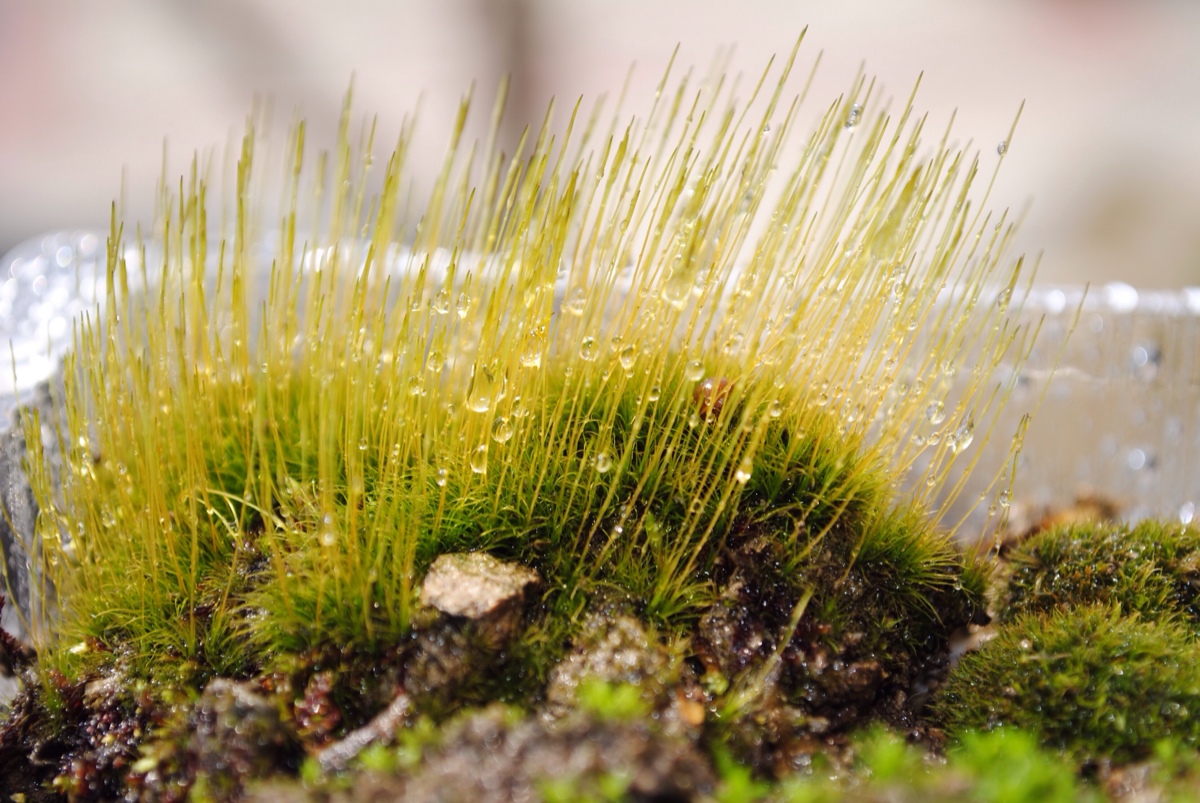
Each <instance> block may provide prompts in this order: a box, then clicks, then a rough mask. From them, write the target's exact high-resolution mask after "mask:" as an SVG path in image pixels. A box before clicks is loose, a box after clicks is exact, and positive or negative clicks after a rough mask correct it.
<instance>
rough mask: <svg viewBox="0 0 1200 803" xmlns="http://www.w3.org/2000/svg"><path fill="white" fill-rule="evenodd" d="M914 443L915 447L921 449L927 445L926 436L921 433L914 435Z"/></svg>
mask: <svg viewBox="0 0 1200 803" xmlns="http://www.w3.org/2000/svg"><path fill="white" fill-rule="evenodd" d="M912 442H913V446H916V447H918V448H920V447H921V446H924V445H925V436H924V435H922V434H921V433H919V432H916V433H913V436H912Z"/></svg>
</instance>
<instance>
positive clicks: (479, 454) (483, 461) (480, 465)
mask: <svg viewBox="0 0 1200 803" xmlns="http://www.w3.org/2000/svg"><path fill="white" fill-rule="evenodd" d="M487 449H488V448H487V444H486V443H481V444H479V445H478V446H476V447H475V451H473V452H471V470H472V471H474V472H475V473H476V474H486V473H487Z"/></svg>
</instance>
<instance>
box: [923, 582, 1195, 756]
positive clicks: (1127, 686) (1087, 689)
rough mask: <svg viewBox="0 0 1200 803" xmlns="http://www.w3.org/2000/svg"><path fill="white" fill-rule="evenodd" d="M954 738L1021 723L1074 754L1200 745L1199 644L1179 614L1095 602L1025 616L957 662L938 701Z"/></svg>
mask: <svg viewBox="0 0 1200 803" xmlns="http://www.w3.org/2000/svg"><path fill="white" fill-rule="evenodd" d="M933 709H934V711H935V712H936V715H937V716H938V717H940V718H941V720H942V721H943V722H944V724H945V726H946V727H947V729H948V730H949V731H950V732H951V733H952V734H954V735H957V736H962V735H964V734H966V733H967V732H969V731H972V730H992V729H995V728H1000V727H1016V728H1020V729H1024V730H1027V731H1030V732H1033V733H1036V734H1038V735H1039V736H1040V738H1041V739H1042V741H1043V743H1044V744H1046V745H1047V746H1049V747H1052V748H1058V749H1062V750H1065V751H1067V752H1068V753H1070V754H1072V755H1073V756H1075V757H1076V758H1078V759H1085V760H1086V759H1111V760H1113V761H1115V762H1117V763H1123V762H1128V761H1133V760H1137V759H1140V758H1144V757H1146V756H1147V755H1148V754H1149V753H1150V752H1151V750H1152V748H1153V746H1154V744H1155V743H1156V742H1158V741H1159V740H1162V739H1164V738H1168V737H1169V738H1171V739H1173V740H1176V741H1178V742H1179V743H1180V744H1183V745H1187V746H1189V747H1195V746H1197V745H1200V718H1198V717H1197V716H1196V712H1198V711H1200V650H1198V649H1197V648H1196V647H1195V646H1194V643H1193V641H1192V637H1191V634H1190V633H1189V632H1188V630H1187V628H1185V627H1184V626H1183V625H1182V624H1180V623H1178V622H1175V621H1154V620H1147V619H1144V618H1141V617H1138V616H1136V615H1135V616H1124V615H1122V613H1121V611H1120V610H1119V609H1117V608H1115V607H1104V606H1090V607H1084V608H1079V609H1076V610H1071V611H1063V610H1058V611H1054V612H1051V613H1048V614H1023V615H1021V616H1018V617H1016V618H1015V619H1013V620H1012V621H1011V622H1009V623H1008V624H1006V625H1005V626H1003V627H1002V628H1001V629H1000V632H999V634H998V635H997V636H996V637H995V638H994V639H992V640H991V641H989V642H987V643H986V644H984V645H983V647H981V648H980V649H979V650H977V651H975V652H972V653H968V654H967V655H966V656H964V657H963V659H962V661H961V662H960V663H959V664H958V666H956V667H955V668H954V670H953V671H952V672H951V673H950V676H949V678H948V679H947V682H946V685H945V686H944V687H943V688H942V689H941V691H940V692H939V693H938V695H937V697H936V698H935V700H934V703H933Z"/></svg>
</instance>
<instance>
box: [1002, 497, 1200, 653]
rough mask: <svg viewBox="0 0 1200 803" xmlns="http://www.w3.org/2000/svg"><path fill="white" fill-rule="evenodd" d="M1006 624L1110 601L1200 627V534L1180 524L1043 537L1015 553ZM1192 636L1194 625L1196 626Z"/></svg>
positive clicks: (1054, 531)
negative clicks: (1030, 614) (1173, 616)
mask: <svg viewBox="0 0 1200 803" xmlns="http://www.w3.org/2000/svg"><path fill="white" fill-rule="evenodd" d="M1009 563H1010V566H1011V569H1010V571H1011V574H1010V576H1009V579H1008V585H1007V590H1006V592H1005V594H1004V595H1003V598H1002V599H1001V605H1000V615H1001V618H1002V619H1006V620H1007V619H1014V618H1017V617H1019V616H1021V615H1022V614H1026V613H1039V612H1048V611H1051V610H1055V609H1058V608H1070V607H1073V606H1079V605H1092V604H1106V605H1112V606H1115V607H1119V608H1120V609H1121V610H1122V611H1123V612H1125V613H1126V614H1131V613H1137V614H1139V615H1141V616H1142V617H1143V618H1148V619H1154V618H1161V617H1163V616H1169V615H1180V616H1183V617H1185V618H1186V619H1188V620H1189V621H1191V622H1193V623H1198V624H1200V529H1198V528H1196V527H1192V526H1187V525H1182V524H1179V523H1178V522H1163V521H1144V522H1141V523H1140V524H1138V525H1136V526H1133V527H1131V526H1128V525H1117V524H1105V523H1100V522H1088V523H1079V524H1071V525H1067V526H1062V527H1054V528H1051V529H1049V530H1045V531H1043V532H1040V533H1037V534H1035V535H1033V536H1031V537H1030V538H1028V539H1027V540H1025V541H1024V542H1023V543H1021V544H1020V546H1018V547H1017V548H1016V549H1015V550H1013V552H1012V553H1011V554H1010V556H1009ZM1193 631H1194V627H1193Z"/></svg>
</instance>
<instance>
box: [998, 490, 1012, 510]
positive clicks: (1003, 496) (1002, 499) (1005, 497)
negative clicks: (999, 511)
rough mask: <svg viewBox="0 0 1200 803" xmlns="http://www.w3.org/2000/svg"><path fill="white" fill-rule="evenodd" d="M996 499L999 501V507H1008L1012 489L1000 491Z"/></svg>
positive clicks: (1010, 502)
mask: <svg viewBox="0 0 1200 803" xmlns="http://www.w3.org/2000/svg"><path fill="white" fill-rule="evenodd" d="M996 501H997V502H999V503H1000V507H1008V506H1009V505H1011V504H1012V491H1009V490H1007V489H1005V490H1003V491H1001V492H1000V496H999V497H998V498H997V499H996Z"/></svg>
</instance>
